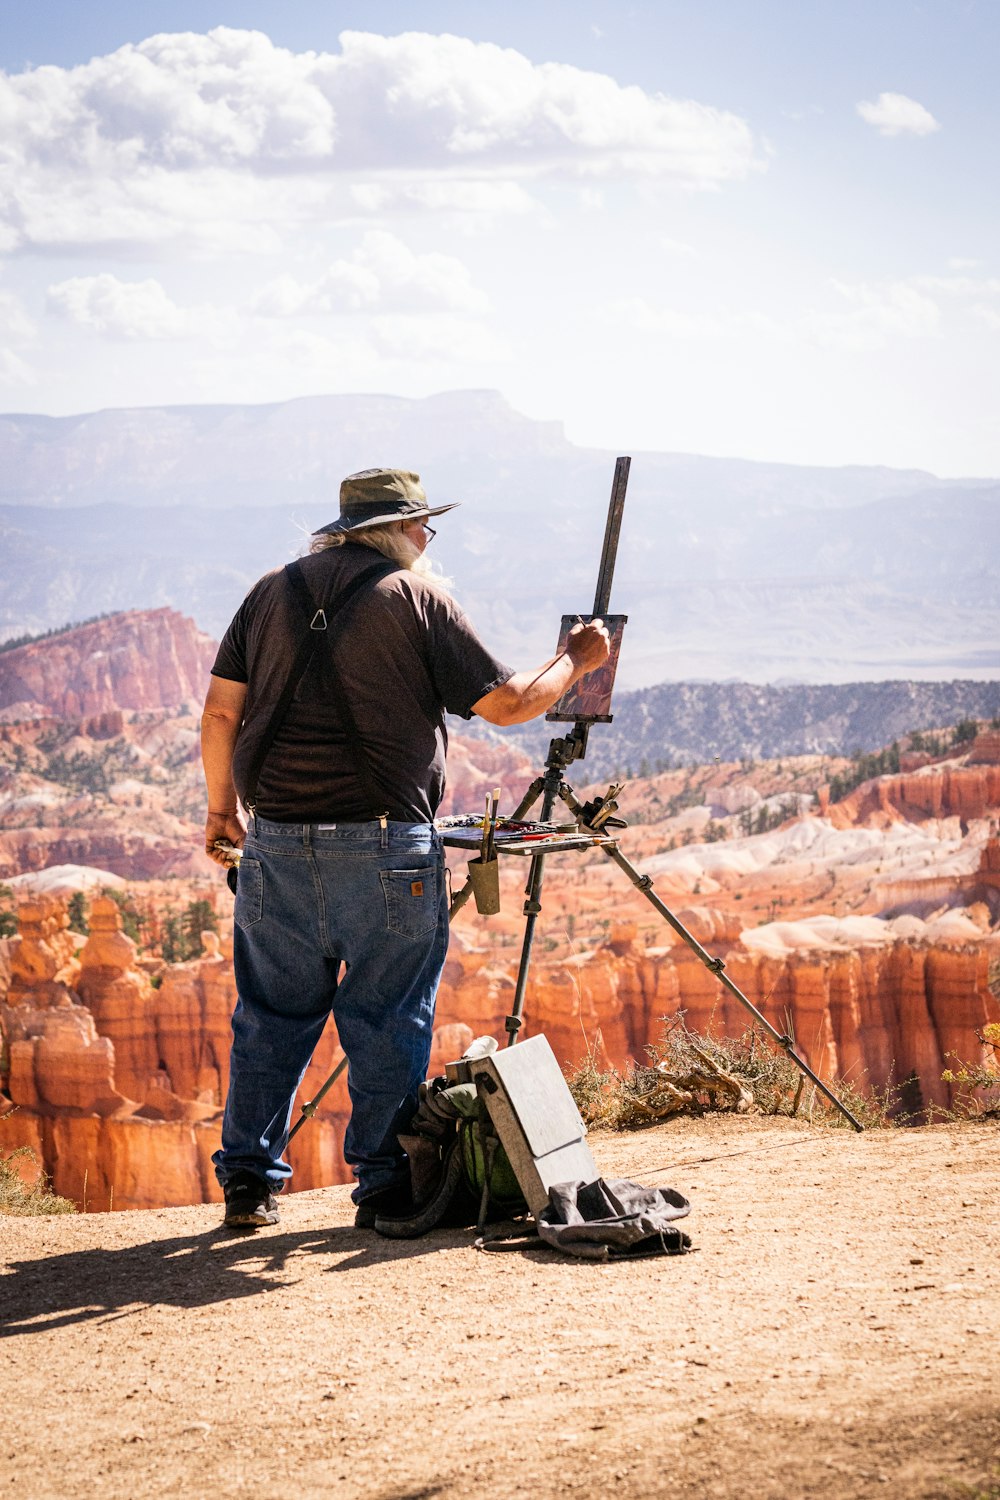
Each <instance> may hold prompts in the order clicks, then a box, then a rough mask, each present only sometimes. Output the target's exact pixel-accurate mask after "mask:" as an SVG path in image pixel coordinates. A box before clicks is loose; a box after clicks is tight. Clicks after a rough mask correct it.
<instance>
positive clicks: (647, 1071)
mask: <svg viewBox="0 0 1000 1500" xmlns="http://www.w3.org/2000/svg"><path fill="white" fill-rule="evenodd" d="M646 1052H647V1056H648V1058H649V1061H648V1062H642V1063H631V1064H630V1065H629V1066H628V1068H627V1069H626V1070H625V1072H624V1073H619V1072H617V1071H616V1070H614V1069H611V1070H610V1071H609V1070H606V1069H602V1068H601V1067H600V1066H599V1064H598V1061H597V1057H596V1055H595V1051H594V1050H591V1051H590V1052H589V1053H588V1054H587V1056H586V1057H585V1058H584V1060H583V1062H582V1063H580V1064H579V1066H578V1067H577V1068H576V1069H575V1071H574V1072H573V1073H572V1074H571V1076H570V1077H569V1079H568V1083H569V1089H570V1093H571V1094H572V1095H573V1098H574V1100H575V1102H576V1106H577V1108H578V1109H579V1111H580V1113H581V1115H582V1116H583V1119H584V1121H585V1123H586V1124H587V1125H591V1126H604V1127H606V1128H608V1129H610V1130H635V1129H637V1128H640V1127H642V1126H645V1125H651V1124H654V1123H656V1122H657V1121H658V1120H664V1119H668V1118H670V1117H671V1116H672V1115H677V1114H684V1115H696V1116H697V1115H705V1114H717V1113H735V1114H757V1115H787V1116H793V1115H804V1116H805V1117H806V1118H807V1119H809V1120H810V1121H812V1122H815V1123H817V1124H819V1123H822V1124H830V1125H833V1124H836V1125H845V1126H848V1128H850V1122H849V1121H847V1120H845V1119H844V1117H843V1115H841V1113H840V1111H839V1110H836V1109H834V1107H833V1106H832V1105H831V1104H829V1102H828V1101H827V1100H826V1099H824V1098H823V1096H822V1095H821V1094H819V1093H818V1091H817V1090H815V1089H814V1087H813V1085H812V1084H810V1083H809V1080H808V1079H807V1078H806V1076H805V1074H804V1073H802V1072H801V1070H800V1069H799V1068H798V1067H797V1066H796V1064H795V1063H794V1062H793V1061H792V1059H791V1058H790V1057H789V1056H788V1054H787V1053H786V1052H784V1051H783V1050H782V1049H781V1048H779V1047H776V1046H775V1045H774V1043H773V1042H772V1040H771V1039H770V1038H769V1037H768V1035H767V1033H766V1032H764V1031H763V1030H762V1029H761V1028H760V1027H759V1026H756V1025H750V1026H748V1027H747V1029H746V1030H745V1031H744V1032H743V1033H742V1035H741V1036H738V1037H729V1036H721V1035H718V1034H716V1033H711V1032H710V1033H709V1034H708V1035H706V1036H698V1035H696V1033H694V1032H693V1031H691V1030H690V1029H689V1028H688V1026H687V1024H686V1022H685V1020H684V1016H683V1013H680V1014H678V1015H677V1016H674V1017H671V1018H669V1019H664V1021H663V1024H662V1030H661V1034H660V1037H659V1038H658V1039H657V1041H655V1042H654V1043H652V1044H651V1045H650V1046H649V1047H647V1049H646ZM836 1091H837V1093H838V1096H839V1097H840V1098H841V1099H842V1100H843V1102H844V1104H845V1105H846V1106H847V1108H848V1109H849V1110H850V1111H851V1113H852V1114H853V1115H854V1116H855V1117H856V1118H857V1119H858V1121H859V1123H860V1124H862V1125H863V1126H865V1128H866V1129H871V1128H872V1127H876V1126H886V1125H894V1124H899V1123H902V1120H901V1118H900V1116H899V1113H898V1111H899V1098H898V1090H897V1089H896V1088H895V1087H893V1086H891V1085H890V1086H888V1087H887V1088H885V1089H883V1090H880V1091H875V1092H874V1093H862V1092H861V1091H860V1090H859V1089H858V1088H856V1087H855V1086H853V1085H851V1084H840V1085H838V1087H837V1090H836ZM804 1100H807V1102H806V1103H805V1104H804V1103H803V1101H804Z"/></svg>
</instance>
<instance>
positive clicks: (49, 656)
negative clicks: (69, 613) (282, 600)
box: [0, 609, 216, 719]
mask: <svg viewBox="0 0 1000 1500" xmlns="http://www.w3.org/2000/svg"><path fill="white" fill-rule="evenodd" d="M215 652H216V645H215V642H214V641H213V640H212V639H211V637H210V636H207V635H205V634H204V632H203V631H201V630H199V629H198V627H197V626H196V625H195V623H194V621H193V620H189V619H188V618H187V617H186V616H184V615H182V614H179V613H178V612H177V610H174V609H147V610H127V611H125V612H123V613H121V614H116V615H110V616H108V617H107V618H106V619H102V620H94V621H92V622H91V623H90V624H89V625H78V626H76V627H74V628H72V629H69V630H66V631H65V632H63V633H60V634H58V635H55V636H50V637H48V638H45V639H42V640H38V641H30V642H28V643H27V644H26V645H24V646H16V647H13V648H12V649H11V650H9V651H4V652H2V653H0V711H2V712H3V715H4V717H5V718H24V719H28V718H38V717H45V716H46V715H52V716H53V717H55V718H59V719H78V718H83V717H86V716H90V715H100V714H106V713H114V712H115V711H117V710H120V709H157V708H176V707H178V706H179V705H180V704H182V703H195V704H200V703H201V701H202V699H203V697H204V695H205V686H206V684H207V682H208V676H209V672H210V671H211V667H212V663H213V661H214V660H215Z"/></svg>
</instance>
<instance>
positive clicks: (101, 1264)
mask: <svg viewBox="0 0 1000 1500" xmlns="http://www.w3.org/2000/svg"><path fill="white" fill-rule="evenodd" d="M473 1238H474V1231H472V1230H461V1229H445V1230H440V1231H438V1232H437V1233H434V1234H430V1235H428V1236H426V1237H425V1238H423V1239H420V1240H389V1239H384V1238H382V1237H381V1236H379V1235H376V1234H373V1233H371V1232H363V1231H358V1230H357V1229H354V1228H347V1227H342V1228H338V1227H334V1228H328V1229H309V1230H298V1231H289V1232H284V1233H277V1234H274V1233H271V1232H269V1231H260V1230H259V1231H257V1232H256V1233H254V1232H250V1233H239V1232H234V1231H233V1230H231V1229H225V1228H223V1227H221V1226H216V1227H213V1228H212V1229H210V1230H207V1231H206V1232H204V1233H203V1234H191V1235H182V1236H179V1237H177V1238H175V1239H162V1240H150V1241H149V1242H148V1243H146V1244H142V1245H128V1246H126V1247H125V1248H124V1249H115V1250H104V1249H100V1248H96V1249H91V1250H71V1251H68V1252H67V1253H66V1254H65V1255H43V1256H39V1257H38V1258H37V1259H35V1260H23V1261H15V1260H12V1261H8V1262H7V1264H6V1266H5V1267H3V1268H2V1269H0V1337H3V1338H6V1337H9V1336H11V1335H13V1334H27V1333H44V1332H47V1331H48V1330H49V1329H52V1328H60V1327H63V1326H65V1325H66V1324H72V1323H83V1322H88V1321H90V1320H92V1319H95V1318H102V1319H105V1320H110V1319H113V1318H116V1317H128V1316H130V1315H131V1314H132V1313H135V1312H137V1311H140V1310H141V1309H142V1308H143V1307H153V1306H161V1307H208V1306H211V1305H212V1304H213V1303H217V1302H231V1301H234V1300H235V1299H236V1298H239V1297H256V1296H265V1295H266V1294H267V1293H268V1292H273V1291H278V1290H280V1289H281V1288H283V1287H287V1286H289V1285H291V1284H294V1282H295V1281H296V1280H297V1279H298V1278H297V1277H296V1275H295V1265H294V1262H295V1258H296V1256H299V1255H302V1254H325V1255H332V1256H336V1257H337V1259H336V1260H334V1261H333V1262H332V1263H331V1264H330V1265H329V1266H328V1267H326V1270H328V1271H352V1270H364V1269H365V1268H366V1267H369V1266H374V1265H377V1264H380V1263H384V1262H386V1261H393V1260H407V1259H411V1258H413V1257H414V1256H418V1255H432V1254H434V1253H435V1252H437V1251H440V1250H447V1249H459V1248H465V1249H471V1247H472V1240H473ZM345 1253H346V1254H345Z"/></svg>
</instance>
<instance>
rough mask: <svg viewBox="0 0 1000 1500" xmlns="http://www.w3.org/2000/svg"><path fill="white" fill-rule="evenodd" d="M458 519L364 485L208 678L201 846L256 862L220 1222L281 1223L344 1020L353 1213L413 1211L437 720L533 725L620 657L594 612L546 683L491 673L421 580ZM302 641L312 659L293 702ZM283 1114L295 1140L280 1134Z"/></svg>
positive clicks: (441, 952)
mask: <svg viewBox="0 0 1000 1500" xmlns="http://www.w3.org/2000/svg"><path fill="white" fill-rule="evenodd" d="M452 508H453V507H452V506H451V505H441V506H437V507H436V508H434V509H431V508H430V507H429V506H428V504H427V497H426V495H425V493H424V490H423V488H422V487H421V485H420V480H419V476H418V475H416V474H413V473H410V472H407V471H405V470H399V469H370V470H366V471H364V472H363V473H360V474H352V475H351V476H350V477H349V478H347V479H345V480H344V482H343V484H342V485H341V489H340V516H339V518H338V520H336V521H333V522H331V523H330V524H329V525H328V526H324V527H322V528H321V530H320V531H319V532H318V533H316V535H315V537H314V539H313V544H312V550H311V553H310V555H309V556H308V557H305V558H303V559H302V560H301V562H300V563H299V564H298V565H293V570H294V568H295V567H296V566H297V567H298V568H299V569H300V570H301V572H300V575H299V583H298V592H296V587H295V585H294V584H293V582H292V580H291V579H290V578H289V576H288V570H286V569H279V570H278V571H276V572H274V573H269V574H267V575H266V576H265V577H264V578H262V579H261V580H260V581H259V582H258V583H257V584H256V585H255V586H254V588H253V589H251V591H250V593H249V594H248V595H247V598H246V599H245V601H244V603H243V605H242V606H241V608H240V610H239V612H238V613H237V615H236V617H235V619H234V620H233V622H232V624H231V625H230V627H229V629H228V631H227V632H226V635H225V638H224V640H223V642H222V645H221V647H220V649H219V654H218V656H217V658H216V661H215V665H214V666H213V668H212V681H211V686H210V688H209V691H208V697H207V700H206V703H205V710H204V715H203V718H202V755H203V761H204V767H205V779H206V782H207V786H208V809H209V810H208V819H207V822H206V825H205V849H206V853H208V854H209V855H210V857H211V858H212V859H214V860H216V861H217V862H219V863H221V864H226V863H227V862H228V861H227V856H226V853H225V845H226V844H227V843H228V844H231V845H236V846H239V847H242V850H243V854H242V858H241V861H240V867H239V877H238V884H237V892H236V906H235V913H234V916H235V934H234V950H233V958H234V964H235V970H236V987H237V994H238V1001H237V1005H236V1010H235V1013H234V1016H233V1048H232V1064H231V1074H230V1085H229V1095H228V1098H227V1101H226V1109H225V1115H224V1118H223V1126H222V1148H221V1150H220V1151H218V1152H216V1155H215V1158H214V1160H215V1166H216V1172H217V1175H218V1178H219V1181H220V1183H221V1184H222V1187H223V1190H224V1192H225V1196H226V1223H227V1224H232V1225H248V1226H257V1225H261V1224H273V1223H277V1220H278V1211H277V1203H276V1201H275V1195H276V1194H277V1193H278V1192H280V1190H281V1188H282V1186H283V1185H284V1183H285V1182H286V1181H287V1179H288V1178H289V1177H290V1175H291V1168H290V1167H289V1166H288V1164H287V1163H286V1162H285V1161H283V1160H282V1155H281V1152H282V1149H283V1146H284V1140H285V1135H286V1133H287V1128H288V1122H289V1121H290V1119H291V1112H292V1107H293V1104H294V1099H295V1093H296V1090H297V1088H298V1086H299V1083H300V1081H301V1079H302V1076H303V1074H304V1072H305V1069H306V1066H307V1064H308V1062H309V1059H310V1057H311V1056H312V1053H313V1049H314V1048H315V1046H316V1043H317V1042H318V1040H319V1037H320V1034H321V1032H322V1030H323V1027H324V1025H325V1024H326V1020H327V1018H328V1016H329V1015H330V1013H331V1011H332V1013H333V1017H334V1020H335V1022H336V1026H337V1034H338V1036H339V1039H340V1043H341V1045H342V1047H343V1049H344V1051H345V1053H346V1054H347V1057H348V1059H349V1068H348V1086H349V1090H350V1095H351V1106H352V1113H351V1120H350V1124H349V1125H348V1128H347V1133H346V1136H345V1141H344V1155H345V1157H346V1159H347V1161H348V1162H349V1163H350V1164H351V1166H352V1168H353V1171H354V1175H355V1177H356V1178H357V1186H356V1188H355V1189H354V1192H353V1197H354V1201H355V1203H356V1204H357V1205H358V1211H357V1219H356V1222H357V1223H358V1224H359V1225H361V1226H371V1225H373V1224H374V1222H375V1217H376V1214H377V1213H382V1214H386V1213H388V1214H393V1213H402V1212H406V1211H407V1209H408V1202H407V1198H408V1187H407V1183H408V1174H407V1168H406V1158H405V1156H404V1154H403V1152H402V1150H401V1148H400V1146H399V1143H398V1141H397V1140H396V1133H397V1131H398V1130H400V1129H405V1126H406V1124H407V1123H408V1121H409V1118H410V1116H411V1115H412V1113H413V1111H414V1109H415V1107H416V1096H417V1090H418V1087H419V1085H420V1083H421V1081H422V1080H423V1079H424V1078H425V1076H426V1073H427V1065H428V1062H429V1059H430V1049H431V1036H432V1029H433V1024H434V1002H435V996H436V993H437V986H438V981H439V979H440V975H441V969H442V967H443V964H444V958H445V952H446V949H447V944H448V912H447V896H446V888H445V880H444V861H443V854H442V847H441V840H440V837H439V835H438V833H437V831H436V830H435V828H434V826H433V819H434V815H435V813H436V812H437V809H438V806H439V804H440V801H441V796H442V794H443V791H444V777H445V767H444V762H445V750H446V747H447V735H446V731H445V725H444V715H445V711H446V710H447V711H449V712H451V713H455V714H460V715H462V716H463V717H464V718H470V717H471V715H472V714H473V713H475V714H478V715H479V716H480V717H481V718H483V719H486V720H487V721H488V722H489V723H491V724H498V725H509V724H519V723H523V722H524V721H526V720H528V719H532V718H535V717H536V716H537V715H539V714H542V713H544V712H545V710H546V709H548V708H550V707H551V705H552V704H553V703H554V702H555V701H556V700H557V699H558V698H559V697H561V696H562V694H563V693H564V692H565V691H566V689H567V688H568V687H570V686H571V685H572V684H573V683H574V682H576V681H578V679H579V678H580V677H582V676H583V675H584V674H585V673H586V672H589V671H592V670H593V669H594V668H595V667H599V666H600V665H601V664H602V663H603V662H604V660H605V659H606V657H607V654H608V636H607V631H606V630H605V629H604V627H603V625H602V623H601V622H600V621H594V622H593V623H592V624H590V625H580V626H577V627H576V628H575V629H574V630H573V631H572V633H571V635H570V638H569V641H568V643H567V646H566V649H565V651H563V652H562V653H561V654H560V655H558V656H556V657H553V658H552V659H551V660H550V661H547V662H545V663H544V664H543V665H542V666H541V667H539V668H538V670H537V671H535V672H513V671H511V669H510V668H509V667H506V666H504V665H503V663H501V662H499V661H498V660H497V659H496V658H495V657H494V656H493V655H492V654H491V653H490V652H489V651H488V650H487V649H486V647H485V646H484V645H483V644H482V642H481V641H480V640H479V638H478V637H477V635H476V633H475V631H474V630H473V628H472V626H471V624H470V623H469V621H468V619H467V618H466V616H465V615H464V614H463V612H462V611H461V609H459V607H458V606H457V604H455V602H454V601H453V600H452V599H451V598H450V597H449V595H448V593H447V592H446V590H445V589H444V588H443V587H442V586H441V585H439V584H437V583H435V582H434V581H433V580H432V579H431V578H430V577H429V576H428V570H427V563H426V560H425V559H424V558H423V552H424V549H425V547H426V546H427V543H428V541H429V539H430V538H431V537H432V536H433V535H434V532H433V530H432V529H431V528H430V527H429V526H427V525H426V521H427V519H428V517H430V516H438V515H442V514H443V513H444V512H445V511H448V510H451V509H452ZM310 627H311V629H310ZM310 636H312V637H314V639H315V641H316V642H317V643H318V645H317V649H316V650H315V651H314V652H313V655H312V657H311V658H310V660H309V662H308V665H307V666H306V667H305V669H304V674H303V675H302V676H301V678H300V680H299V681H298V685H297V686H296V687H295V691H294V695H293V696H291V698H290V701H288V702H287V707H285V708H283V709H282V708H279V707H278V705H280V704H281V703H282V702H283V701H284V700H283V694H284V695H285V697H286V698H287V697H288V692H289V687H290V684H291V682H292V681H293V664H294V663H295V661H296V658H297V657H298V661H299V667H300V670H301V667H302V660H303V658H302V656H301V655H300V654H299V653H300V651H301V650H302V642H303V641H304V640H306V639H309V638H310ZM238 802H242V803H243V805H244V806H245V807H247V809H248V813H249V818H248V824H247V828H246V830H244V825H243V821H242V819H241V817H240V814H239V811H238V806H237V804H238ZM220 845H221V846H222V847H220ZM341 965H343V969H342V971H341ZM275 1117H277V1118H278V1119H279V1120H280V1121H281V1123H282V1128H281V1130H280V1132H279V1131H278V1130H275V1132H274V1136H275V1139H273V1140H272V1139H269V1138H268V1134H267V1132H268V1126H269V1124H270V1122H271V1121H272V1120H273V1119H275Z"/></svg>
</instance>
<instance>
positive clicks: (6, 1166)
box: [0, 1146, 76, 1217]
mask: <svg viewBox="0 0 1000 1500" xmlns="http://www.w3.org/2000/svg"><path fill="white" fill-rule="evenodd" d="M18 1157H27V1158H28V1159H29V1160H30V1161H35V1160H37V1158H36V1156H35V1153H34V1152H33V1151H32V1149H31V1147H30V1146H19V1147H18V1148H17V1150H16V1151H11V1152H10V1154H9V1155H8V1156H2V1157H0V1214H9V1215H12V1216H19V1217H24V1216H27V1215H31V1216H34V1215H37V1214H75V1213H76V1204H75V1203H71V1202H70V1200H69V1199H68V1198H60V1197H59V1196H58V1195H57V1194H56V1193H54V1192H53V1191H52V1189H51V1188H50V1187H49V1183H48V1179H47V1178H45V1177H42V1178H40V1179H39V1181H38V1182H33V1183H30V1184H29V1183H26V1182H25V1181H24V1179H23V1178H22V1177H21V1176H20V1174H19V1173H18V1171H17V1168H16V1167H15V1166H13V1165H12V1163H13V1162H15V1161H16V1160H17V1159H18Z"/></svg>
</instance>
